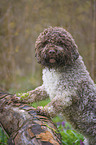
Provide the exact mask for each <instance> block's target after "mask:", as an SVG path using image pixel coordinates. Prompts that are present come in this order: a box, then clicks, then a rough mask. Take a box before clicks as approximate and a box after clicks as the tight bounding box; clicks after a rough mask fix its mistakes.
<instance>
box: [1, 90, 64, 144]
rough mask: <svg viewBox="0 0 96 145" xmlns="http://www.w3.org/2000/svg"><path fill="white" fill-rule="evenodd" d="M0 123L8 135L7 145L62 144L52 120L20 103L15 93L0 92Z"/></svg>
mask: <svg viewBox="0 0 96 145" xmlns="http://www.w3.org/2000/svg"><path fill="white" fill-rule="evenodd" d="M0 125H1V126H2V128H3V129H4V131H5V132H6V133H7V135H8V136H9V140H8V145H62V142H61V136H60V134H59V132H58V129H57V128H56V126H55V124H54V123H53V122H52V120H51V119H50V118H47V117H46V116H42V115H40V114H38V113H37V111H36V109H35V108H33V107H32V106H30V105H28V104H25V103H22V102H21V103H20V102H19V101H18V99H17V98H16V95H11V94H8V93H3V92H0Z"/></svg>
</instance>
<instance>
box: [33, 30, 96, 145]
mask: <svg viewBox="0 0 96 145" xmlns="http://www.w3.org/2000/svg"><path fill="white" fill-rule="evenodd" d="M35 50H36V57H37V60H38V62H39V63H41V64H42V65H43V66H44V69H43V77H42V78H43V85H42V86H41V87H38V88H37V89H36V91H37V92H38V94H39V97H40V96H41V95H40V93H39V92H40V91H42V92H46V93H47V94H48V95H49V97H50V99H51V102H50V103H49V104H48V105H47V106H45V107H44V108H42V107H41V110H42V111H43V112H45V113H48V114H49V115H50V116H51V117H53V116H56V115H57V114H58V113H61V114H62V115H63V116H64V117H65V119H66V120H67V121H68V122H70V123H71V124H72V126H73V127H74V128H75V129H76V130H77V131H78V132H80V133H82V134H83V135H84V136H85V137H86V138H88V141H87V143H86V144H89V145H96V86H95V85H94V82H93V80H92V79H91V77H90V75H89V73H88V71H87V70H86V67H85V65H84V63H83V60H82V57H81V56H80V55H79V52H78V49H77V45H76V44H75V41H74V39H73V38H72V36H71V34H70V33H68V32H67V31H66V30H65V29H63V28H58V27H55V28H52V27H50V28H48V29H45V30H44V32H42V33H41V34H40V35H39V37H38V38H37V41H36V45H35ZM34 92H35V90H34V91H33V94H34ZM44 97H45V96H43V99H44ZM41 98H42V97H41ZM37 100H39V99H37ZM35 101H36V98H35Z"/></svg>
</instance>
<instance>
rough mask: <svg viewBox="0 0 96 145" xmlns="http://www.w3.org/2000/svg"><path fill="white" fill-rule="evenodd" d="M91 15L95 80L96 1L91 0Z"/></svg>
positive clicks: (92, 66) (92, 70) (93, 75)
mask: <svg viewBox="0 0 96 145" xmlns="http://www.w3.org/2000/svg"><path fill="white" fill-rule="evenodd" d="M91 13H92V14H91V15H92V49H91V50H92V51H91V58H92V65H91V75H92V78H93V80H95V47H96V2H95V0H91Z"/></svg>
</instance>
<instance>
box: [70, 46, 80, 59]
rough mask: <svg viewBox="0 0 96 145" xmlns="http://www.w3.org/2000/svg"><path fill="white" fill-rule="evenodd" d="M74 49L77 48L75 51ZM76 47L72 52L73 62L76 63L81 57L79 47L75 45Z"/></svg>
mask: <svg viewBox="0 0 96 145" xmlns="http://www.w3.org/2000/svg"><path fill="white" fill-rule="evenodd" d="M74 47H75V49H74ZM74 47H73V48H72V51H71V52H72V61H75V60H76V59H77V58H78V57H79V52H78V47H77V45H76V44H75V46H74Z"/></svg>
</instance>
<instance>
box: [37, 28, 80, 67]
mask: <svg viewBox="0 0 96 145" xmlns="http://www.w3.org/2000/svg"><path fill="white" fill-rule="evenodd" d="M35 52H36V53H35V54H36V57H37V61H38V62H39V63H41V64H42V65H43V66H47V67H50V68H51V67H59V66H66V65H70V64H72V63H74V61H75V60H76V59H77V58H78V56H79V53H78V49H77V45H76V44H75V41H74V39H73V38H72V36H71V34H70V33H69V32H67V31H66V30H65V29H63V28H59V27H54V28H52V27H49V28H48V29H45V30H44V31H43V32H42V33H40V35H39V36H38V38H37V40H36V44H35Z"/></svg>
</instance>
